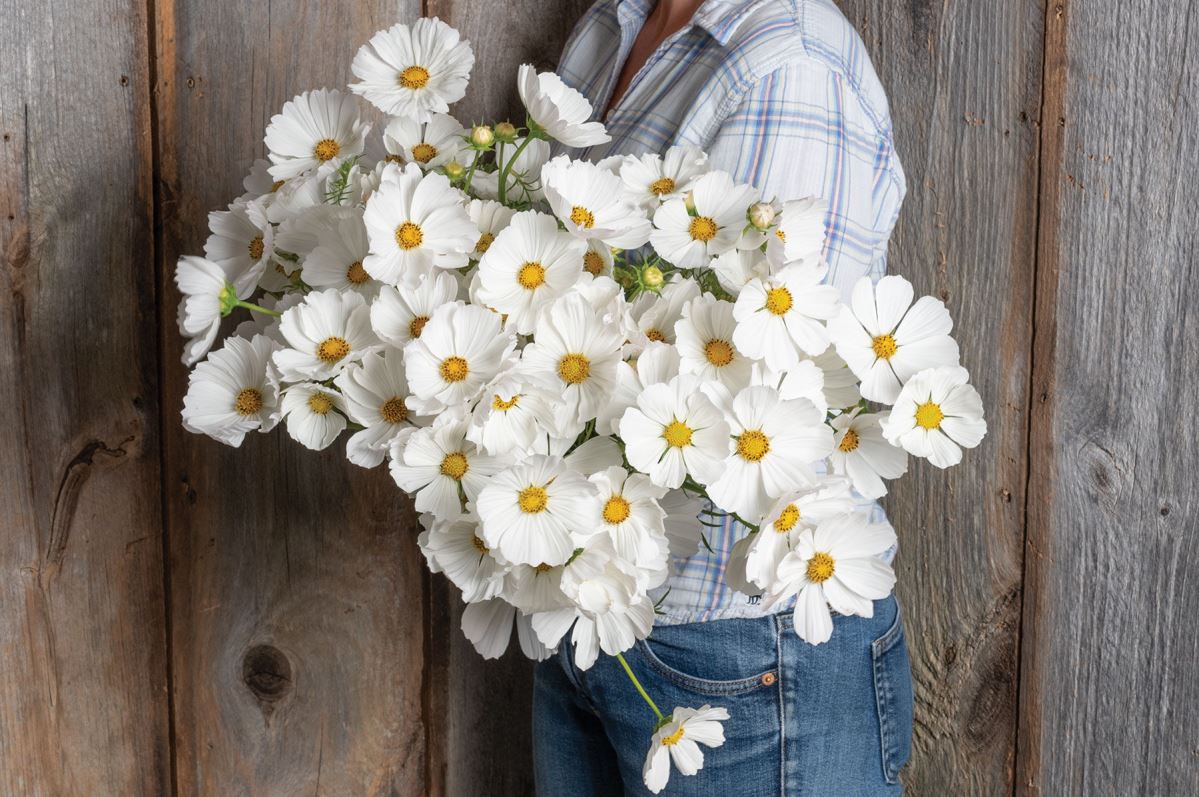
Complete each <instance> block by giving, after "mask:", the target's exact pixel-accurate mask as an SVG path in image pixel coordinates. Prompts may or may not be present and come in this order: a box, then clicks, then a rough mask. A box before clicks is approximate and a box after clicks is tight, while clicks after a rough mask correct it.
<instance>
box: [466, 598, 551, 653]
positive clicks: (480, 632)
mask: <svg viewBox="0 0 1199 797" xmlns="http://www.w3.org/2000/svg"><path fill="white" fill-rule="evenodd" d="M514 621H515V625H516V638H517V640H518V641H519V642H520V650H521V653H523V654H525V656H526V657H528V658H530V659H533V660H534V661H541V660H543V659H546V658H549V655H550V653H551V651H550V650H549V648H547V647H546V646H545V645H542V644H541V642H540V641H539V640H538V639H537V635H536V634H534V633H533V626H532V618H531V617H529V616H528V615H525V614H522V613H519V612H517V611H516V607H514V606H513V605H512V604H511V603H509V602H508V601H506V600H501V599H500V598H492V599H491V600H488V601H479V602H477V603H471V604H467V606H466V608H465V609H463V610H462V633H463V635H464V636H465V637H466V638H467V639H469V640H470V643H471V644H472V645H474V646H475V650H476V651H478V653H479V655H480V656H482V657H483V658H484V659H498V658H499V657H500V656H502V655H504V651H506V650H507V649H508V643H509V642H510V641H511V640H512V626H513V622H514Z"/></svg>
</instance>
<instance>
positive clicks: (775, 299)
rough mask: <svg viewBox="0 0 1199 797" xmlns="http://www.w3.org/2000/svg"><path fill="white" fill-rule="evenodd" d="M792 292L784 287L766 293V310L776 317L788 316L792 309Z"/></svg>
mask: <svg viewBox="0 0 1199 797" xmlns="http://www.w3.org/2000/svg"><path fill="white" fill-rule="evenodd" d="M791 304H792V302H791V291H789V290H787V289H786V288H783V287H778V288H771V289H770V290H768V291H766V309H767V310H769V311H770V312H772V313H774V314H775V315H786V313H787V311H788V310H790V309H791Z"/></svg>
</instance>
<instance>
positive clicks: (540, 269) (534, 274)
mask: <svg viewBox="0 0 1199 797" xmlns="http://www.w3.org/2000/svg"><path fill="white" fill-rule="evenodd" d="M516 281H517V282H519V283H520V287H522V288H524V289H525V290H526V291H533V290H537V289H538V288H540V287H541V286H542V285H544V284H545V266H543V265H541V264H540V263H525V264H524V265H523V266H521V267H520V270H519V271H517V272H516Z"/></svg>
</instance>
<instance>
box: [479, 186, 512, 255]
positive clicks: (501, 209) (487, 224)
mask: <svg viewBox="0 0 1199 797" xmlns="http://www.w3.org/2000/svg"><path fill="white" fill-rule="evenodd" d="M468 212H469V213H470V220H471V221H473V222H474V223H475V227H477V228H478V229H479V237H478V238H477V239H476V240H475V248H474V249H472V250H471V252H470V258H471V260H478V259H479V258H480V257H482V256H483V255H485V254H487V250H488V249H490V248H491V245H492V244H493V243H495V237H496V236H497V235H499V234H500V230H502V229H504V228H505V227H507V226H508V224H509V223H511V221H512V217H513V216H515V215H516V211H515V210H513V209H512V208H510V207H506V206H504V205H501V204H500V203H499V202H493V201H492V200H490V199H472V200H471V201H470V207H469V208H468Z"/></svg>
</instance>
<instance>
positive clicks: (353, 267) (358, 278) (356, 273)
mask: <svg viewBox="0 0 1199 797" xmlns="http://www.w3.org/2000/svg"><path fill="white" fill-rule="evenodd" d="M370 278H371V275H370V274H367V273H366V269H364V268H363V267H362V261H361V260H355V261H354V262H353V263H351V264H350V267H349V268H347V269H346V279H347V280H349V281H350V284H351V285H361V284H362V283H364V282H366V281H367V280H368V279H370Z"/></svg>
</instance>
